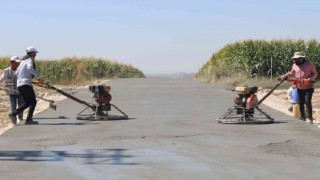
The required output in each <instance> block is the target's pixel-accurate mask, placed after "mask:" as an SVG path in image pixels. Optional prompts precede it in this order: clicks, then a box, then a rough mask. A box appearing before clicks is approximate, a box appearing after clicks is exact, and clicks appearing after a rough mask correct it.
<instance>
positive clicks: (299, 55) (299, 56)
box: [292, 51, 305, 59]
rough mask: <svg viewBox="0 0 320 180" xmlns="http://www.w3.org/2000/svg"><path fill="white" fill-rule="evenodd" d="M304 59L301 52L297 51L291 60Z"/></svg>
mask: <svg viewBox="0 0 320 180" xmlns="http://www.w3.org/2000/svg"><path fill="white" fill-rule="evenodd" d="M304 57H305V56H304V55H303V53H302V52H299V51H297V52H295V53H294V55H293V57H292V59H297V58H304Z"/></svg>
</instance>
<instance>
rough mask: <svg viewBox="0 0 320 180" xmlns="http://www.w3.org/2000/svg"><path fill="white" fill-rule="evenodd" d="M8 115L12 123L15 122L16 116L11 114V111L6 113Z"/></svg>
mask: <svg viewBox="0 0 320 180" xmlns="http://www.w3.org/2000/svg"><path fill="white" fill-rule="evenodd" d="M8 116H9V118H10V119H11V122H12V124H17V116H15V115H13V114H12V113H10V114H8Z"/></svg>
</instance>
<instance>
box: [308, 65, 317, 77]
mask: <svg viewBox="0 0 320 180" xmlns="http://www.w3.org/2000/svg"><path fill="white" fill-rule="evenodd" d="M310 71H311V77H310V81H314V80H315V79H316V78H317V76H318V72H317V70H316V67H315V65H313V64H312V67H311V69H310Z"/></svg>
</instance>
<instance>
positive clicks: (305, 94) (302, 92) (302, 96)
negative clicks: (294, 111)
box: [298, 88, 314, 120]
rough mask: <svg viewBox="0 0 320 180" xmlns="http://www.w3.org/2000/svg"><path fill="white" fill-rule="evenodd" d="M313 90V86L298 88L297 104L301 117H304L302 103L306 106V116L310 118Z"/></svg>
mask: <svg viewBox="0 0 320 180" xmlns="http://www.w3.org/2000/svg"><path fill="white" fill-rule="evenodd" d="M313 92H314V89H313V88H310V89H298V96H299V106H300V113H301V118H306V114H305V112H306V111H305V110H304V105H306V108H307V116H308V117H307V118H309V119H311V120H312V118H313V117H312V103H311V101H312V94H313Z"/></svg>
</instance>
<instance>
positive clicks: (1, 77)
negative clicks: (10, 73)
mask: <svg viewBox="0 0 320 180" xmlns="http://www.w3.org/2000/svg"><path fill="white" fill-rule="evenodd" d="M3 81H4V71H3V72H2V74H1V76H0V83H3Z"/></svg>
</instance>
